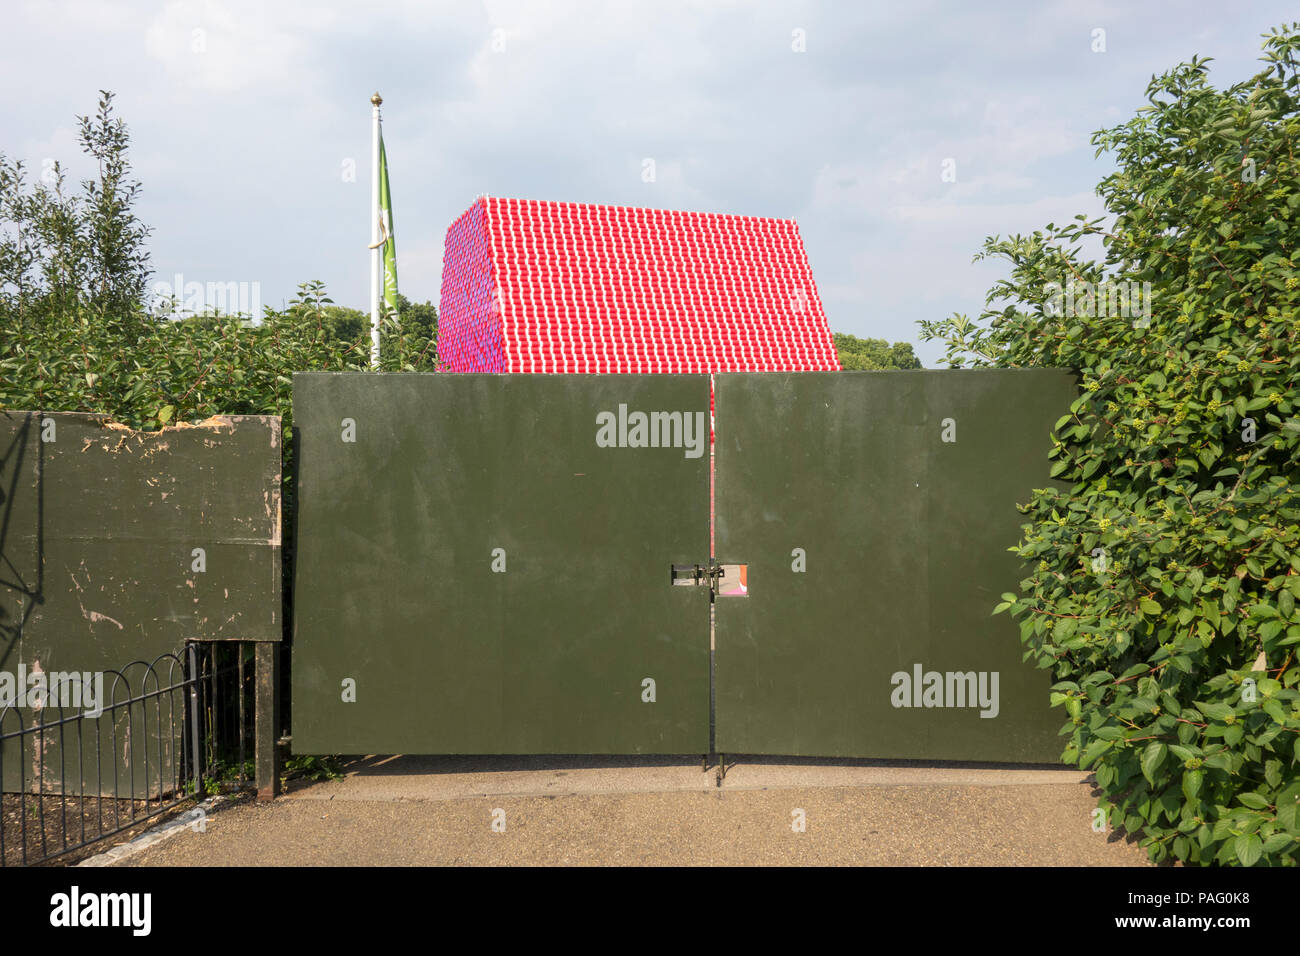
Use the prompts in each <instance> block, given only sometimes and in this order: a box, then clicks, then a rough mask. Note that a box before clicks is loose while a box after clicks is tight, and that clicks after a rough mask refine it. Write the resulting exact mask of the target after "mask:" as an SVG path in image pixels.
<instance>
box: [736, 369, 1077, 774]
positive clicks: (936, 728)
mask: <svg viewBox="0 0 1300 956" xmlns="http://www.w3.org/2000/svg"><path fill="white" fill-rule="evenodd" d="M716 381H717V396H716V403H717V410H716V414H717V426H716V427H717V450H716V454H717V464H716V468H717V478H716V481H717V502H716V519H717V559H718V561H719V562H722V563H737V564H747V565H748V594H747V595H746V596H743V597H719V599H718V607H717V624H716V627H717V635H716V641H717V650H716V678H715V679H716V694H717V703H716V720H717V748H718V750H719V751H722V752H724V753H726V752H733V753H773V754H792V755H808V756H848V757H877V758H917V759H940V760H987V761H1008V762H1039V761H1042V762H1055V761H1056V760H1057V759H1058V758H1059V755H1060V752H1061V749H1062V747H1063V742H1062V739H1061V738H1059V737H1058V736H1057V733H1056V732H1057V730H1058V728H1059V727H1060V725H1061V722H1062V720H1063V718H1062V717H1061V715H1060V713H1059V712H1053V711H1051V710H1050V708H1049V706H1048V686H1049V684H1050V677H1049V676H1048V672H1046V671H1042V670H1037V669H1035V668H1034V667H1033V665H1032V664H1029V663H1023V662H1022V654H1023V648H1022V646H1021V644H1020V641H1019V628H1018V627H1017V625H1016V624H1015V622H1014V621H1013V620H1011V619H1010V618H1009V617H1008V616H1006V615H999V616H997V617H993V616H991V612H992V610H993V607H994V605H995V604H997V603H998V600H999V595H1000V594H1001V593H1002V592H1004V591H1009V590H1014V587H1015V585H1016V583H1017V582H1018V581H1019V580H1020V578H1021V576H1022V573H1021V570H1020V567H1019V564H1018V561H1017V559H1016V558H1015V556H1014V555H1012V554H1010V553H1009V552H1008V551H1007V550H1006V549H1007V548H1008V547H1010V546H1012V545H1014V544H1015V543H1016V541H1018V540H1019V528H1020V525H1021V524H1022V523H1023V520H1024V519H1023V516H1022V515H1020V514H1019V513H1018V511H1017V510H1016V504H1017V503H1018V502H1023V501H1025V500H1027V499H1028V497H1029V494H1030V491H1031V489H1032V488H1035V487H1043V486H1045V485H1047V484H1048V477H1047V476H1048V470H1049V465H1050V462H1049V460H1048V458H1047V452H1048V451H1049V450H1050V440H1049V433H1050V430H1051V427H1052V425H1053V424H1054V422H1055V420H1056V419H1057V418H1059V417H1060V415H1062V414H1063V413H1064V412H1065V411H1066V410H1067V409H1068V406H1069V404H1070V402H1071V401H1072V400H1073V398H1074V397H1075V395H1076V391H1075V385H1074V379H1073V378H1072V377H1071V376H1070V375H1069V374H1068V373H1066V372H1059V371H1053V370H991V369H981V370H966V371H917V372H839V373H801V374H791V375H785V374H764V375H719V376H717V380H716ZM945 419H952V422H951V423H945V421H944V420H945ZM945 429H947V434H948V437H952V438H955V440H954V441H944V440H943V439H944V437H945ZM795 549H802V552H803V557H802V560H803V566H804V570H802V571H796V570H794V568H795V567H796V566H797V562H798V561H799V560H800V556H799V554H798V553H797V552H796V550H795ZM918 666H919V672H920V675H921V679H920V681H919V682H916V681H915V675H916V673H917V668H918ZM932 673H933V674H938V675H941V680H942V684H941V685H940V686H939V687H938V688H937V689H936V684H935V679H934V678H933V677H930V676H929V675H930V674H932ZM950 673H951V674H953V675H968V674H969V675H972V676H973V678H974V683H973V685H972V684H971V683H970V681H969V679H968V678H966V677H964V676H954V677H953V678H952V679H951V680H949V678H948V676H947V675H949V674H950ZM903 674H905V675H907V678H908V680H907V682H906V683H905V682H904V681H903V680H901V679H896V677H895V675H903ZM994 674H996V675H997V693H996V715H994V709H995V708H994V706H981V705H977V706H969V704H970V700H963V698H965V697H967V691H968V689H973V690H974V694H973V695H972V696H974V697H975V698H976V699H977V701H978V699H979V698H980V691H981V685H980V680H981V675H982V676H983V681H984V683H983V691H984V700H985V701H987V702H988V703H989V704H990V705H992V704H993V701H994V694H993V680H992V675H994ZM913 683H919V685H920V688H919V690H917V691H915V693H914V692H913V690H912V688H911V687H910V686H908V685H909V684H913ZM927 687H928V689H929V690H930V694H929V695H928V696H927V695H926V694H925V691H926V689H927ZM896 704H899V705H907V706H895V705H896ZM927 704H929V705H931V706H927ZM982 713H987V714H988V715H989V716H981V714H982Z"/></svg>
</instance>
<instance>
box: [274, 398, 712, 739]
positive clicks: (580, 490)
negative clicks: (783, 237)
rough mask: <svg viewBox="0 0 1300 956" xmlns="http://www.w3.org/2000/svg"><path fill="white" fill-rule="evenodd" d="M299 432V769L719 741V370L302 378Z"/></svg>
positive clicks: (295, 715)
mask: <svg viewBox="0 0 1300 956" xmlns="http://www.w3.org/2000/svg"><path fill="white" fill-rule="evenodd" d="M652 412H657V413H661V414H660V415H659V416H656V417H655V418H653V419H650V421H649V422H648V424H651V425H654V426H655V427H654V428H653V432H654V434H653V436H651V435H650V434H648V431H649V429H647V428H646V427H639V423H640V419H639V418H638V417H637V413H642V414H648V413H652ZM664 413H671V414H664ZM294 416H295V439H296V442H297V444H296V448H297V449H298V454H299V456H300V458H299V463H300V464H299V486H298V507H299V517H300V520H299V524H298V539H297V547H298V556H297V564H296V567H295V601H294V642H293V656H292V672H293V677H292V691H293V710H292V725H293V726H292V736H293V749H294V751H295V752H296V753H308V754H310V753H340V752H342V753H520V754H524V753H691V752H699V753H702V752H704V751H705V750H707V749H708V731H709V677H708V650H709V648H708V619H709V600H708V590H707V588H703V587H675V586H673V585H672V584H671V567H672V565H674V564H693V563H697V562H701V563H702V562H705V561H706V560H707V555H708V543H709V538H708V535H709V513H708V508H709V486H708V481H709V475H708V467H709V446H708V438H709V435H708V422H709V382H708V378H707V377H704V376H673V375H654V376H635V375H574V376H552V375H545V376H543V375H445V374H443V375H416V374H393V375H387V374H358V373H351V374H349V373H337V374H331V373H302V374H298V375H295V376H294ZM601 416H608V418H603V417H601ZM661 429H663V430H665V431H666V434H664V435H663V436H662V439H663V440H658V439H660V437H661V435H660V431H661ZM651 438H653V439H656V440H657V441H656V444H657V445H658V446H659V447H636V446H637V445H638V443H639V442H641V441H642V440H644V441H645V442H646V443H647V444H649V442H650V440H651ZM651 697H653V700H651V699H650V698H651Z"/></svg>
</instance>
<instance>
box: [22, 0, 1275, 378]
mask: <svg viewBox="0 0 1300 956" xmlns="http://www.w3.org/2000/svg"><path fill="white" fill-rule="evenodd" d="M1295 18H1296V9H1295V5H1294V3H1283V2H1253V3H1249V4H1233V3H1209V2H1196V3H1191V2H1144V3H1140V4H1134V3H1121V2H1116V3H1097V2H1090V0H1066V2H1059V3H1024V4H1020V3H1006V4H1001V5H997V6H995V5H992V4H984V3H963V2H949V3H925V2H920V0H891V2H888V3H871V4H865V3H847V2H841V3H836V4H830V3H776V2H768V3H761V4H759V3H724V2H711V3H674V2H670V0H654V2H650V3H644V4H642V3H622V2H619V3H613V2H609V3H595V2H591V3H542V2H534V3H495V2H490V3H484V4H481V5H478V4H471V3H468V2H459V3H415V2H410V3H392V2H374V3H361V2H351V3H347V4H342V3H340V4H330V3H298V2H292V0H290V2H284V0H277V2H269V3H263V2H251V3H237V2H221V0H177V2H169V3H143V2H142V3H123V2H113V0H68V2H64V0H41V2H13V0H6V3H5V13H4V20H5V38H4V41H3V47H4V56H3V58H0V118H2V119H3V122H2V123H0V151H3V152H4V153H6V154H8V155H10V156H11V157H16V158H20V159H23V160H24V161H25V162H26V163H27V165H28V167H29V169H31V170H33V171H35V172H36V173H37V174H39V171H40V170H41V168H42V163H43V162H44V161H46V160H47V159H50V158H55V159H58V160H60V161H61V162H62V163H64V165H65V166H66V167H68V168H69V169H70V170H71V171H72V172H73V173H74V174H77V175H78V176H80V175H84V174H86V173H87V172H88V171H89V170H88V167H87V166H86V164H85V163H84V161H82V160H81V159H80V157H79V149H78V145H77V142H76V116H77V115H79V114H86V113H90V112H92V111H93V110H94V108H95V104H96V98H97V90H99V89H101V88H104V89H111V90H113V91H115V92H116V93H117V101H116V103H117V112H118V115H120V116H121V117H122V118H123V119H125V120H126V122H127V124H128V125H129V126H130V129H131V134H132V148H133V157H134V164H135V172H136V175H137V177H138V178H139V179H140V180H141V181H142V182H143V184H144V190H143V195H142V198H141V201H140V204H139V215H140V217H141V218H142V219H143V220H144V221H145V222H146V223H148V224H150V225H151V226H153V227H154V233H153V236H152V239H151V251H152V256H153V266H154V270H155V273H156V278H158V279H167V280H170V279H171V277H172V276H173V275H175V274H176V273H180V274H182V275H183V276H184V277H185V280H186V281H199V282H205V283H206V282H221V283H226V282H247V283H250V284H251V283H253V282H257V283H259V284H260V291H261V299H262V302H263V304H266V305H272V306H277V307H278V306H279V305H280V304H281V303H282V302H283V301H284V300H286V299H288V298H289V297H290V296H292V295H293V293H294V291H295V288H296V286H297V284H298V283H300V282H303V281H306V280H308V279H321V280H323V281H324V282H325V283H326V285H327V286H328V288H329V290H330V292H331V294H332V295H333V298H334V299H335V301H337V302H339V303H341V304H346V305H353V306H356V307H361V308H364V307H365V300H366V294H367V291H368V282H369V273H368V261H367V251H366V246H367V244H368V242H369V228H370V227H369V214H368V210H367V205H368V202H369V177H370V173H369V159H368V150H369V136H370V128H369V126H370V118H369V111H370V104H369V97H370V94H371V93H373V92H375V91H376V90H378V91H380V92H381V93H382V95H383V97H384V108H383V111H384V142H385V145H386V147H387V153H388V162H389V170H390V176H391V182H392V190H393V210H394V220H395V232H396V236H397V249H398V273H399V278H400V285H401V291H402V292H403V293H405V294H406V295H407V296H408V297H410V298H412V299H415V300H417V301H423V300H425V299H432V300H433V301H435V302H436V301H437V299H438V290H439V283H440V280H441V273H442V248H443V238H444V236H445V234H446V230H447V227H448V225H450V223H451V222H452V220H453V219H454V218H455V217H456V216H457V215H459V214H460V213H461V212H462V211H463V210H464V209H465V208H466V207H467V206H469V205H470V203H472V202H473V201H474V198H475V197H476V196H478V195H479V194H482V193H486V194H489V195H494V196H506V197H519V198H530V199H550V200H562V201H571V202H594V203H611V204H618V205H637V206H653V207H659V208H667V209H694V210H704V211H709V212H723V213H736V214H741V215H751V216H773V217H779V218H793V219H796V220H798V223H799V228H800V231H801V233H802V235H803V239H804V242H805V244H806V246H807V249H808V256H809V260H810V262H811V264H812V269H813V275H814V277H815V278H816V280H817V285H818V290H819V291H820V293H821V297H822V300H823V302H824V304H825V307H826V312H827V315H828V318H829V319H830V325H831V328H832V329H834V330H835V331H842V332H851V333H853V334H855V335H870V336H876V337H883V338H887V339H890V340H899V339H903V340H908V341H912V342H916V343H918V354H920V355H921V356H922V359H923V361H924V362H925V364H926V365H927V366H934V365H936V364H938V362H937V360H938V356H939V354H940V353H941V349H940V348H939V347H937V346H935V345H933V344H931V345H921V344H919V340H918V336H917V328H916V320H918V319H921V318H932V319H933V318H942V317H943V316H946V315H948V314H950V313H952V312H954V311H958V312H967V313H969V314H971V315H975V314H977V313H978V312H979V310H980V307H981V304H982V301H983V296H984V292H985V290H986V289H987V288H988V287H989V286H990V285H991V284H992V283H993V282H994V281H995V280H996V279H997V278H999V277H1000V276H1001V275H1002V272H1003V270H1002V269H1001V268H1000V267H999V266H998V265H997V264H996V263H990V262H984V263H978V264H973V263H972V262H971V257H972V255H973V254H974V253H975V252H976V251H977V250H978V248H979V246H980V243H981V242H982V240H983V238H984V237H985V236H986V235H990V234H993V233H1001V234H1007V233H1009V232H1016V231H1022V232H1023V231H1030V230H1032V229H1034V228H1036V227H1041V226H1042V225H1044V224H1046V223H1047V222H1048V221H1051V220H1055V221H1057V222H1060V221H1063V220H1067V219H1069V218H1071V217H1072V216H1074V215H1075V214H1077V213H1086V214H1089V215H1094V216H1095V215H1099V214H1101V212H1102V209H1101V205H1100V203H1099V202H1098V200H1097V198H1096V197H1095V195H1094V193H1093V190H1094V188H1095V186H1096V184H1097V183H1098V182H1099V181H1100V179H1101V178H1102V177H1103V176H1104V175H1105V173H1106V172H1107V170H1108V169H1109V166H1108V164H1107V160H1106V157H1104V156H1103V157H1102V158H1100V159H1094V157H1093V152H1094V147H1092V146H1091V145H1090V144H1089V137H1090V135H1091V133H1092V132H1093V131H1094V130H1096V129H1100V128H1103V127H1108V126H1111V125H1115V124H1117V123H1121V122H1124V121H1126V120H1127V119H1128V118H1130V117H1131V116H1132V115H1133V112H1134V110H1135V109H1136V108H1137V107H1139V106H1141V105H1142V103H1143V102H1144V95H1143V93H1144V90H1145V88H1146V84H1147V82H1148V80H1149V79H1150V77H1151V75H1152V74H1153V73H1156V72H1160V71H1163V70H1165V69H1168V68H1169V67H1171V66H1174V65H1175V64H1177V63H1179V62H1180V61H1183V60H1186V59H1188V58H1189V57H1190V56H1191V55H1192V54H1200V55H1207V56H1211V57H1214V58H1215V63H1214V64H1213V67H1212V71H1211V76H1212V79H1213V80H1214V82H1215V83H1216V84H1217V85H1229V84H1231V83H1233V82H1236V81H1238V80H1241V79H1244V78H1246V77H1248V76H1250V75H1251V74H1253V73H1254V72H1255V71H1256V69H1257V67H1258V64H1257V57H1258V55H1259V51H1260V44H1261V40H1260V38H1259V34H1261V33H1263V32H1265V31H1266V30H1267V29H1268V28H1269V27H1271V26H1275V25H1279V24H1281V23H1283V22H1284V21H1286V20H1288V19H1295ZM1098 30H1102V31H1104V35H1103V34H1099V33H1097V32H1096V31H1098ZM1099 41H1101V42H1099ZM1103 43H1104V52H1094V47H1096V46H1100V45H1102V44H1103ZM647 159H651V160H653V162H654V173H655V175H654V181H653V182H645V181H644V178H645V177H644V176H643V170H644V169H645V168H646V164H645V160H647ZM949 159H951V160H952V166H951V167H950V168H952V169H954V170H955V177H956V181H955V182H945V181H944V178H943V171H944V163H945V160H949ZM350 169H355V176H354V178H353V177H351V176H349V175H348V172H349V170H350Z"/></svg>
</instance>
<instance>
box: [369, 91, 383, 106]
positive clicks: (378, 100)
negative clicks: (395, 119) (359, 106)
mask: <svg viewBox="0 0 1300 956" xmlns="http://www.w3.org/2000/svg"><path fill="white" fill-rule="evenodd" d="M383 101H384V98H383V97H382V96H380V95H379V94H378V93H376V94H375V95H374V96H372V97H370V102H372V103H374V104H375V105H376V106H378V105H379V104H380V103H382V102H383Z"/></svg>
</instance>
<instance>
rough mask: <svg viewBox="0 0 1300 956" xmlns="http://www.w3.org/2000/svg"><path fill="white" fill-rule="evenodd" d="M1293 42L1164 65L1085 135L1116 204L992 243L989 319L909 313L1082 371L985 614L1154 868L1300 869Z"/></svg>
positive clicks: (1003, 361)
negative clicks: (1137, 103) (1047, 681)
mask: <svg viewBox="0 0 1300 956" xmlns="http://www.w3.org/2000/svg"><path fill="white" fill-rule="evenodd" d="M1298 46H1300V24H1293V25H1291V26H1289V27H1286V28H1283V29H1278V30H1274V31H1273V32H1272V33H1271V34H1269V35H1268V36H1267V37H1266V40H1265V43H1264V56H1263V62H1264V64H1265V66H1264V68H1263V69H1262V70H1261V72H1259V73H1258V74H1257V75H1256V76H1254V77H1252V78H1251V79H1249V80H1247V81H1246V82H1244V83H1239V84H1237V85H1235V86H1232V87H1231V88H1229V89H1225V90H1216V89H1214V88H1212V87H1211V86H1210V85H1209V83H1208V82H1207V78H1206V73H1207V70H1206V63H1207V62H1208V61H1207V60H1204V59H1196V58H1193V59H1192V61H1191V62H1190V63H1186V64H1182V65H1180V66H1179V67H1177V68H1175V69H1173V70H1171V71H1170V72H1168V73H1166V74H1164V75H1162V76H1159V77H1156V78H1153V80H1152V82H1151V84H1150V86H1149V89H1148V99H1149V101H1150V104H1151V105H1150V106H1147V107H1143V109H1142V110H1140V111H1139V112H1138V115H1137V116H1136V117H1135V118H1133V119H1132V120H1130V121H1129V122H1127V123H1125V124H1123V125H1120V126H1116V127H1114V128H1112V129H1109V130H1104V131H1101V132H1098V133H1096V134H1095V135H1094V138H1093V142H1094V144H1095V145H1096V146H1097V147H1098V150H1097V152H1098V155H1100V154H1101V153H1102V152H1103V151H1108V152H1110V153H1111V154H1113V156H1114V158H1115V160H1116V165H1117V168H1116V170H1115V172H1114V173H1113V174H1111V175H1109V176H1107V177H1106V178H1105V179H1104V180H1103V181H1102V182H1101V184H1100V186H1099V193H1100V195H1101V196H1102V198H1103V199H1104V200H1105V203H1106V208H1107V210H1108V212H1109V214H1110V216H1108V217H1105V219H1099V220H1097V221H1088V220H1086V219H1085V218H1084V217H1076V220H1075V222H1074V223H1073V224H1071V225H1069V226H1065V227H1058V226H1056V225H1055V224H1048V226H1047V227H1046V228H1045V229H1044V230H1042V231H1039V232H1035V233H1034V234H1033V235H1032V236H1028V237H1022V236H1012V237H1010V238H1008V239H999V238H997V237H994V238H991V239H989V240H987V241H986V242H985V245H984V249H983V251H982V252H981V253H980V254H979V255H978V256H977V257H976V258H977V259H978V258H982V257H985V256H997V257H1001V258H1004V259H1006V260H1007V261H1009V263H1010V277H1009V278H1008V279H1006V280H1003V281H1001V282H999V283H998V284H997V285H996V286H995V287H994V288H993V289H992V290H991V291H990V293H989V295H988V298H987V300H986V308H985V311H984V312H983V314H982V315H981V317H980V319H981V321H979V322H971V321H970V320H969V319H967V318H966V317H965V316H962V315H956V316H953V317H951V318H949V319H946V320H943V321H940V322H923V323H922V336H923V338H925V339H927V340H929V339H940V340H943V341H945V342H946V343H947V361H948V363H949V364H950V365H953V366H957V365H962V364H971V365H976V366H979V365H995V366H1002V367H1029V366H1065V367H1070V368H1073V369H1076V370H1077V371H1078V373H1079V375H1080V378H1081V385H1082V390H1081V396H1080V398H1079V399H1078V400H1077V401H1075V402H1074V404H1073V405H1072V406H1071V408H1070V413H1069V414H1068V415H1065V416H1064V417H1062V418H1061V420H1060V421H1059V422H1057V424H1056V429H1055V435H1054V443H1055V448H1054V451H1053V453H1052V454H1053V457H1054V459H1055V463H1054V465H1053V467H1052V475H1053V476H1055V477H1057V478H1058V479H1059V480H1060V481H1061V482H1062V483H1063V484H1066V485H1068V487H1064V488H1045V489H1040V490H1037V491H1035V492H1034V495H1033V499H1032V501H1031V502H1030V503H1029V504H1028V505H1027V506H1026V507H1025V509H1024V510H1025V513H1026V514H1027V515H1028V516H1029V519H1030V523H1029V524H1027V525H1025V527H1024V536H1023V539H1022V540H1021V542H1020V543H1019V545H1018V547H1017V548H1015V549H1013V550H1016V551H1017V552H1018V553H1019V554H1020V556H1021V557H1022V558H1023V559H1024V561H1025V562H1026V567H1027V570H1028V573H1029V576H1028V577H1027V578H1025V580H1023V581H1022V582H1021V584H1020V590H1019V593H1014V594H1013V593H1008V594H1005V595H1003V603H1001V604H999V605H998V607H997V608H996V610H995V613H996V612H997V611H1002V610H1007V609H1009V610H1010V611H1011V613H1012V614H1013V615H1014V616H1015V617H1016V618H1017V619H1018V620H1019V622H1020V632H1021V636H1022V640H1023V641H1024V643H1025V645H1026V653H1025V656H1026V658H1027V659H1029V658H1032V659H1033V660H1035V661H1036V662H1037V664H1038V666H1040V667H1045V668H1049V667H1050V668H1052V669H1053V670H1054V672H1055V676H1056V677H1057V679H1058V683H1056V684H1055V686H1054V687H1053V692H1052V704H1053V705H1055V706H1058V707H1061V708H1062V709H1063V710H1064V712H1065V714H1066V715H1067V717H1068V720H1067V722H1066V724H1065V726H1064V727H1063V728H1062V734H1063V735H1068V738H1069V742H1068V743H1067V745H1066V747H1065V751H1064V754H1063V759H1064V760H1065V761H1066V762H1068V763H1072V764H1077V765H1079V766H1080V767H1085V768H1089V767H1091V768H1094V769H1095V773H1096V780H1097V784H1098V786H1099V787H1100V789H1101V791H1102V793H1103V796H1102V798H1101V806H1102V807H1104V808H1106V810H1107V811H1108V814H1109V819H1110V821H1111V822H1112V824H1114V825H1116V826H1122V827H1123V829H1125V830H1126V831H1128V832H1129V833H1131V834H1138V835H1140V836H1141V838H1142V843H1143V845H1144V846H1146V847H1147V848H1148V850H1149V852H1150V855H1151V857H1152V858H1153V859H1155V860H1163V859H1168V858H1171V857H1173V858H1177V859H1179V860H1183V861H1186V862H1189V863H1201V864H1208V863H1238V864H1244V865H1247V866H1249V865H1253V864H1256V863H1269V864H1273V865H1291V866H1294V865H1296V864H1297V862H1298V861H1300V839H1298V838H1300V823H1298V821H1297V800H1298V799H1300V692H1298V689H1297V684H1298V683H1300V665H1297V662H1296V654H1297V650H1298V645H1300V613H1297V603H1300V500H1298V498H1297V479H1298V477H1300V465H1298V464H1297V458H1298V456H1297V443H1298V440H1300V417H1297V412H1298V409H1300V390H1298V388H1297V382H1300V350H1298V349H1297V344H1298V343H1297V340H1298V338H1300V316H1298V315H1297V305H1298V304H1300V271H1298V267H1300V252H1297V249H1300V165H1298V164H1297V159H1296V153H1297V149H1296V147H1297V133H1298V132H1300V115H1298V111H1297V94H1298V93H1300V80H1298V78H1297V67H1296V52H1297V47H1298ZM1111 217H1113V223H1112V224H1111V225H1109V226H1106V225H1104V222H1105V221H1106V219H1110V218H1111ZM1089 237H1099V238H1100V240H1101V242H1102V244H1103V248H1104V250H1105V260H1104V262H1102V263H1096V262H1090V261H1085V260H1083V259H1082V257H1081V252H1080V242H1081V241H1082V240H1085V239H1088V238H1089ZM1091 241H1095V240H1091ZM1148 284H1149V285H1148Z"/></svg>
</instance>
